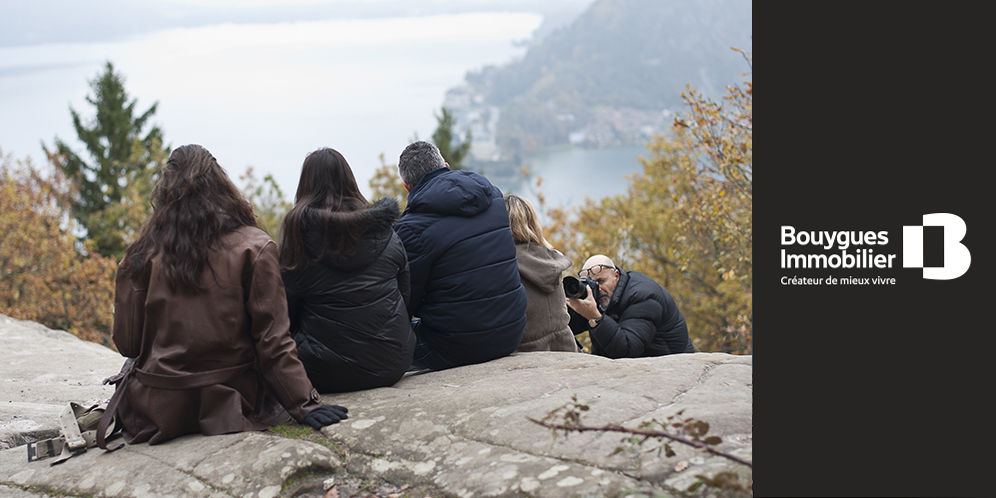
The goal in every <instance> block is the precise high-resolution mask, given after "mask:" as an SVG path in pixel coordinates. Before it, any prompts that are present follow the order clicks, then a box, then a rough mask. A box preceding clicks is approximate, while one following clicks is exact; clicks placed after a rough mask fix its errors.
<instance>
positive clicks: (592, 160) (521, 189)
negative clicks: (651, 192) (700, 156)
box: [489, 146, 647, 210]
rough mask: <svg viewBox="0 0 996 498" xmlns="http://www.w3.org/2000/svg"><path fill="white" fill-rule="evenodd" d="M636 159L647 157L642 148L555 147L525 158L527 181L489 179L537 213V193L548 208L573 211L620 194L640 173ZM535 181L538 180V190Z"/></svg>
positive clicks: (517, 176) (517, 178)
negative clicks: (527, 173)
mask: <svg viewBox="0 0 996 498" xmlns="http://www.w3.org/2000/svg"><path fill="white" fill-rule="evenodd" d="M640 157H647V150H646V148H645V147H643V146H632V147H613V148H603V149H587V148H581V147H557V148H549V149H546V150H542V151H540V152H539V153H537V154H534V155H532V156H527V157H526V158H525V159H524V160H523V163H524V164H525V165H526V166H528V168H529V173H530V177H529V178H525V177H523V176H522V175H516V176H512V177H509V175H494V177H491V176H489V179H491V180H492V183H494V184H495V185H496V186H497V187H498V188H500V189H501V191H502V192H504V193H513V194H518V195H521V196H523V197H525V198H526V199H529V201H530V202H531V203H532V204H533V206H534V207H536V209H537V210H540V205H539V204H538V198H537V195H536V194H537V193H542V194H543V197H544V199H545V201H546V205H547V206H548V207H556V206H564V207H576V206H580V205H583V204H584V202H585V199H592V200H597V199H601V198H603V197H607V196H611V195H617V194H622V193H625V192H626V189H627V188H628V187H629V185H630V183H631V182H630V180H629V178H627V177H628V176H629V175H632V174H633V173H642V172H643V164H642V163H640V162H639V158H640ZM537 179H542V183H541V184H540V185H539V187H537V186H536V183H537Z"/></svg>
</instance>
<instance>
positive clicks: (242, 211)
mask: <svg viewBox="0 0 996 498" xmlns="http://www.w3.org/2000/svg"><path fill="white" fill-rule="evenodd" d="M151 201H152V208H153V212H152V215H151V216H150V218H149V219H148V221H147V222H146V224H145V225H144V226H143V227H142V231H141V233H140V235H139V237H138V240H136V241H135V242H134V243H133V244H132V245H130V246H129V247H128V249H127V251H126V252H125V256H124V258H123V260H122V262H121V264H120V265H119V267H118V275H117V282H116V289H115V296H114V326H113V339H114V345H115V346H116V347H117V349H118V351H119V352H121V354H122V355H124V356H126V357H128V358H129V359H130V360H129V361H128V362H127V363H126V366H125V368H124V369H122V373H121V374H119V376H116V377H118V379H116V381H117V383H118V386H117V388H116V390H115V393H114V396H113V398H112V399H111V402H110V403H109V405H108V409H107V411H106V412H105V413H107V414H111V413H117V417H118V423H119V424H121V425H122V426H123V434H124V437H125V440H126V441H127V442H128V443H141V442H144V441H148V442H149V444H157V443H162V442H164V441H168V440H170V439H173V438H175V437H178V436H181V435H184V434H189V433H195V432H200V433H203V434H206V435H213V434H226V433H233V432H241V431H251V430H263V429H265V428H267V427H269V426H271V425H274V424H277V423H281V422H284V421H287V420H288V419H289V418H291V417H293V418H294V419H295V420H297V421H299V422H302V423H306V424H308V425H311V426H312V427H314V428H316V429H318V428H321V427H322V426H324V425H329V424H332V423H336V422H338V421H339V420H340V419H344V418H346V409H345V408H343V407H339V406H334V405H323V404H322V403H321V397H320V396H319V395H318V393H317V392H316V391H315V390H314V388H312V386H311V383H310V382H309V381H308V377H307V375H306V374H305V371H304V367H303V366H302V365H301V362H300V361H299V360H298V358H297V352H296V348H295V344H294V341H293V339H291V336H290V332H289V327H290V323H289V320H288V315H287V300H286V298H285V296H284V287H283V282H282V280H281V277H280V265H279V261H278V256H277V248H276V245H275V244H274V242H273V240H272V239H271V238H270V237H269V236H268V235H267V234H266V232H264V231H263V230H262V229H260V228H259V225H258V224H257V222H256V218H255V216H254V214H253V210H252V206H251V205H250V204H249V203H248V202H247V201H246V200H245V198H244V197H242V195H241V193H239V191H238V189H237V188H236V187H235V185H234V184H233V183H232V181H231V180H230V179H229V178H228V175H227V174H226V173H225V171H224V170H223V169H221V166H219V165H218V162H217V161H216V160H215V158H214V157H212V156H211V153H210V152H208V151H207V150H206V149H204V148H203V147H201V146H199V145H185V146H183V147H180V148H178V149H176V150H174V151H173V153H172V154H170V157H169V160H168V162H167V163H166V166H165V168H164V169H163V171H162V174H161V178H160V180H159V182H158V183H157V184H156V186H155V188H154V189H153V191H152V199H151ZM105 418H107V419H108V420H109V417H105ZM108 420H105V421H102V424H104V425H106V423H107V422H108ZM98 433H99V434H101V435H103V434H104V429H103V428H100V429H98ZM101 439H102V438H101ZM99 442H100V443H101V447H104V448H106V443H104V442H103V441H99ZM117 447H120V445H116V446H115V447H112V448H110V449H116V448H117Z"/></svg>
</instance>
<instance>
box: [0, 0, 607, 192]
mask: <svg viewBox="0 0 996 498" xmlns="http://www.w3.org/2000/svg"><path fill="white" fill-rule="evenodd" d="M590 3H591V0H502V1H493V0H418V1H413V0H338V1H336V0H327V1H296V2H277V1H262V0H256V1H248V2H247V1H242V0H240V1H236V0H201V1H193V0H152V1H143V2H132V1H124V0H95V1H87V2H79V1H73V0H31V1H28V2H22V1H13V0H0V116H2V121H0V149H3V151H4V153H5V154H13V155H14V156H15V157H16V158H18V159H20V158H24V157H27V156H30V157H31V158H32V159H33V160H34V162H35V164H40V163H41V162H42V160H43V153H42V149H41V143H42V142H44V143H45V144H46V145H51V144H52V142H53V140H54V138H55V137H59V138H60V139H62V140H64V141H67V142H69V143H70V144H74V143H76V141H75V139H76V135H75V132H74V131H73V129H72V123H71V118H70V114H69V108H70V106H72V108H73V109H75V110H76V111H77V112H79V113H80V114H82V115H83V116H84V117H90V116H92V115H93V114H94V111H93V108H92V106H90V105H89V104H87V103H86V101H85V97H86V96H87V95H88V93H89V92H90V87H89V85H88V81H89V80H92V79H93V78H94V77H96V76H97V75H98V74H99V73H100V71H101V70H102V67H103V65H104V63H105V61H111V62H113V63H114V64H115V66H116V68H117V70H118V71H119V72H120V73H121V74H123V75H124V77H125V88H126V90H127V91H128V92H129V94H130V95H131V96H132V97H134V98H137V99H138V105H137V107H138V109H139V111H144V110H145V109H147V108H148V107H149V106H150V105H152V103H153V102H158V112H157V113H156V116H155V118H154V120H153V121H154V122H155V123H156V124H158V125H159V126H160V127H161V128H162V129H163V131H164V135H165V137H166V141H167V143H169V144H170V145H172V146H173V147H177V146H180V145H184V144H187V143H199V144H201V145H204V146H205V147H207V148H208V149H209V150H211V151H212V152H213V153H214V155H215V156H216V157H217V158H218V159H219V162H220V163H221V164H222V166H224V167H225V168H226V169H227V170H228V172H229V174H230V175H232V176H233V178H235V179H237V177H238V176H239V175H240V174H242V173H243V172H244V171H245V169H246V167H248V166H253V167H254V168H255V169H256V171H257V172H258V173H260V174H265V173H272V174H274V176H275V177H276V178H277V181H278V183H279V184H280V186H281V187H283V189H284V191H285V193H286V194H287V196H288V198H291V197H292V196H293V192H294V190H295V189H296V185H297V176H298V175H299V173H300V165H301V162H302V161H303V159H304V156H305V155H306V154H307V153H308V152H310V151H312V150H314V149H317V148H319V147H326V146H327V147H333V148H335V149H337V150H339V151H340V152H342V153H343V154H344V155H345V157H346V158H347V160H348V161H349V162H350V164H351V165H352V167H353V169H354V172H355V173H356V176H357V181H358V182H359V183H360V186H361V188H363V189H364V190H365V191H367V188H368V186H367V182H368V180H369V178H370V177H371V176H372V173H373V170H374V169H375V168H376V167H377V166H379V164H380V162H379V160H378V155H379V154H380V153H384V154H385V156H386V158H387V161H388V162H390V163H396V162H397V156H398V155H399V154H400V152H401V150H402V149H403V148H404V146H405V145H406V144H407V143H408V142H409V140H410V139H411V138H413V137H414V136H415V135H417V136H418V137H419V138H428V136H429V135H431V133H432V130H433V129H434V127H435V118H434V117H433V115H434V113H437V112H438V110H439V107H440V105H441V104H442V101H443V97H444V94H445V91H446V90H447V89H449V88H452V87H453V86H456V85H459V84H461V83H462V81H463V76H464V75H465V74H466V72H467V71H469V70H476V69H480V68H481V67H482V66H484V65H487V64H503V63H506V62H509V61H510V60H513V59H514V58H516V57H520V56H521V55H522V54H524V53H525V50H526V48H525V46H524V44H523V42H525V41H527V40H528V39H530V37H531V36H533V35H534V34H535V33H537V30H538V32H539V33H543V32H545V31H547V30H549V29H552V28H555V27H557V26H559V25H562V24H563V23H565V22H569V21H570V20H572V19H573V18H574V17H575V16H576V15H577V14H579V13H580V12H581V11H582V10H583V9H584V8H585V7H586V6H587V5H589V4H590ZM544 21H545V23H544ZM78 152H80V153H83V152H84V150H83V147H82V145H81V144H80V145H79V149H78Z"/></svg>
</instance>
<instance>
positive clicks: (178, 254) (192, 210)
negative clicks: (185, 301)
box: [118, 145, 259, 290]
mask: <svg viewBox="0 0 996 498" xmlns="http://www.w3.org/2000/svg"><path fill="white" fill-rule="evenodd" d="M151 202H152V216H150V217H149V219H148V220H147V221H146V222H145V225H143V226H142V231H141V232H140V233H139V236H138V240H136V241H135V242H134V243H132V244H131V245H130V246H128V249H127V250H126V251H125V257H124V261H123V262H122V265H121V267H120V268H118V271H120V272H123V274H124V275H138V274H140V273H141V271H142V268H144V267H145V265H146V264H147V263H148V261H149V260H151V259H152V257H153V256H154V255H156V254H157V253H158V254H162V267H163V274H164V276H165V279H166V282H167V283H168V284H169V286H170V288H171V289H173V290H176V289H177V288H178V287H180V288H185V289H188V290H196V289H198V288H199V287H200V279H201V274H202V273H203V272H204V270H205V268H208V267H209V265H210V262H209V260H208V257H209V253H210V251H211V249H212V247H213V246H214V244H215V243H216V242H217V241H218V239H220V238H221V237H222V236H223V235H225V234H227V233H229V232H232V231H234V230H235V229H237V228H239V227H243V226H254V227H259V223H258V222H257V221H256V216H255V215H254V214H253V210H252V205H251V204H249V201H247V200H246V199H245V197H243V196H242V193H241V192H239V189H238V188H237V187H236V186H235V184H234V183H232V180H231V179H230V178H229V177H228V174H226V173H225V170H223V169H222V168H221V166H220V165H218V161H217V160H216V159H215V158H214V156H212V155H211V153H210V152H208V151H207V149H205V148H204V147H201V146H200V145H184V146H182V147H179V148H177V149H175V150H173V152H172V153H171V154H170V155H169V160H168V161H167V162H166V166H165V167H164V168H163V170H162V174H161V176H160V178H159V181H158V182H157V183H156V186H155V187H153V189H152V198H151Z"/></svg>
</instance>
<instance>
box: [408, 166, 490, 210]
mask: <svg viewBox="0 0 996 498" xmlns="http://www.w3.org/2000/svg"><path fill="white" fill-rule="evenodd" d="M494 188H495V187H494V186H493V185H491V182H490V181H488V179H487V178H485V177H484V176H482V175H480V174H478V173H474V172H473V171H466V170H450V169H449V168H439V169H437V170H434V171H430V172H428V173H426V174H425V175H424V176H423V177H422V179H421V180H419V182H418V185H416V187H415V188H414V189H413V190H412V192H411V194H410V195H409V196H408V207H407V208H406V210H405V211H413V212H428V213H437V214H441V215H446V216H462V217H465V218H469V217H472V216H476V215H477V214H479V213H482V212H484V211H486V210H487V209H488V207H490V206H491V202H492V201H493V200H494ZM498 197H501V195H500V194H499V195H498Z"/></svg>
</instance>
